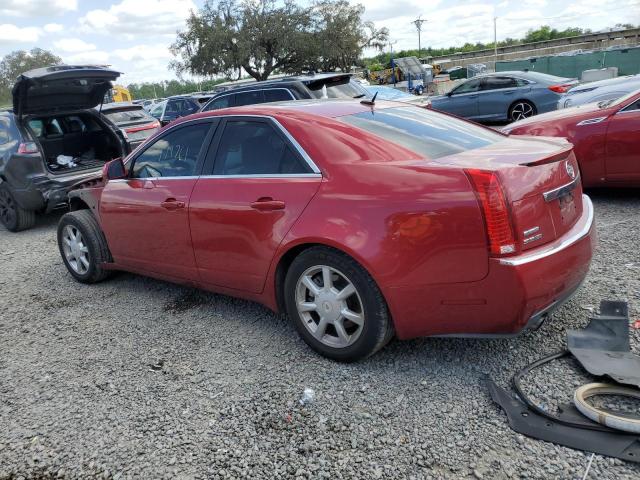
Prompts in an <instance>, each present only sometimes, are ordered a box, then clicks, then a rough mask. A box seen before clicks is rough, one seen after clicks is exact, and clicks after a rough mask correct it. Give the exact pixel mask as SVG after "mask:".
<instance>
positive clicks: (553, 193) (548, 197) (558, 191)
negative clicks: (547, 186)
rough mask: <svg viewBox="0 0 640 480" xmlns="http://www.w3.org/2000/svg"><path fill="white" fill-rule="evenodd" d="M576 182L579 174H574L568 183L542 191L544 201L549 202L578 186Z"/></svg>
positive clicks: (578, 180)
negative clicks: (574, 176)
mask: <svg viewBox="0 0 640 480" xmlns="http://www.w3.org/2000/svg"><path fill="white" fill-rule="evenodd" d="M578 182H580V175H576V178H574V179H573V180H571V181H570V182H569V183H567V184H565V185H562V186H561V187H558V188H554V189H553V190H549V191H548V192H544V193H543V194H542V196H543V197H544V201H545V202H551V201H553V200H555V199H557V198H560V197H562V196H563V195H566V194H567V193H569V192H570V191H571V190H573V189H574V188H576V187H577V186H578Z"/></svg>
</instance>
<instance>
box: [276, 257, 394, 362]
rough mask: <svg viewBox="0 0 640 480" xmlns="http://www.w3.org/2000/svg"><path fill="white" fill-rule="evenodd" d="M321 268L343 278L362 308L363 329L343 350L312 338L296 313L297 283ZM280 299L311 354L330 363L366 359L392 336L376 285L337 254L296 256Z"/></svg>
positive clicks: (358, 267) (356, 263)
mask: <svg viewBox="0 0 640 480" xmlns="http://www.w3.org/2000/svg"><path fill="white" fill-rule="evenodd" d="M320 266H328V267H330V268H332V269H336V270H337V271H339V273H341V274H343V275H344V277H343V279H344V280H347V281H348V282H350V283H351V284H352V285H353V286H354V287H355V290H356V293H357V295H356V298H357V301H358V302H359V304H361V309H362V312H361V313H362V314H363V317H364V321H363V326H362V327H361V330H360V333H359V335H358V336H357V337H356V340H355V341H354V342H353V343H351V344H349V345H345V346H343V347H339V348H338V347H333V346H330V345H327V344H325V343H323V342H321V341H320V340H318V339H317V338H316V337H314V335H313V334H312V333H311V331H310V330H309V328H307V327H306V326H305V320H304V319H303V318H302V316H301V314H300V313H299V312H298V308H297V301H296V293H297V289H298V281H299V280H300V279H301V277H302V276H303V274H304V273H305V272H308V271H309V270H312V269H313V268H315V267H320ZM303 288H304V287H303ZM283 295H284V299H285V305H286V309H287V314H288V316H289V318H290V319H291V321H292V322H293V324H294V326H295V328H296V330H297V331H298V333H299V334H300V336H301V337H302V339H303V340H304V341H305V342H306V343H307V345H309V346H310V347H311V348H312V349H313V350H315V351H316V352H318V353H319V354H321V355H323V356H325V357H328V358H331V359H333V360H338V361H341V362H353V361H357V360H360V359H363V358H366V357H369V356H371V355H373V354H374V353H376V352H377V351H378V350H380V349H381V348H382V347H384V346H385V345H386V344H387V343H388V342H389V341H390V340H391V338H393V336H394V333H395V332H394V328H393V322H392V320H391V316H390V314H389V309H388V308H387V304H386V302H385V300H384V297H383V296H382V293H381V292H380V289H379V288H378V286H377V285H376V282H375V281H374V280H373V278H371V275H369V273H368V272H367V271H366V270H365V269H364V268H362V266H360V264H358V262H356V261H355V260H354V259H353V258H351V257H349V256H348V255H346V254H344V253H342V252H340V251H338V250H335V249H332V248H328V247H312V248H309V249H308V250H305V251H303V252H302V253H301V254H300V255H298V256H297V257H296V258H295V259H294V260H293V262H292V264H291V266H290V267H289V270H288V271H287V276H286V278H285V282H284V292H283ZM351 298H353V297H351ZM343 322H344V321H343ZM318 323H319V321H318ZM343 325H344V323H343ZM327 328H329V327H327ZM336 334H337V331H336ZM323 338H325V336H323Z"/></svg>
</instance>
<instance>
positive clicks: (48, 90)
mask: <svg viewBox="0 0 640 480" xmlns="http://www.w3.org/2000/svg"><path fill="white" fill-rule="evenodd" d="M119 76H120V72H116V71H115V70H110V69H108V68H105V67H99V66H82V65H56V66H51V67H44V68H38V69H35V70H30V71H28V72H25V73H23V74H22V75H20V76H19V77H18V79H17V80H16V83H15V85H14V86H13V90H12V95H13V111H14V112H15V113H16V114H17V115H19V116H22V115H27V114H46V113H54V112H62V111H68V110H85V109H88V108H93V107H95V106H97V105H98V104H100V103H101V102H102V100H103V98H104V95H105V93H107V92H108V91H109V89H111V88H112V87H113V85H112V83H111V82H112V81H114V80H115V79H116V78H118V77H119Z"/></svg>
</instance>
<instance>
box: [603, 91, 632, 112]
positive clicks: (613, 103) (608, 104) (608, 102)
mask: <svg viewBox="0 0 640 480" xmlns="http://www.w3.org/2000/svg"><path fill="white" fill-rule="evenodd" d="M639 93H640V90H634V91H633V92H631V93H627V94H626V95H623V96H622V97H620V98H612V99H611V100H603V101H601V102H598V107H600V108H607V107H617V106H618V105H622V104H624V103H625V102H626V101H627V100H630V99H631V98H633V97H635V96H636V95H638V94H639Z"/></svg>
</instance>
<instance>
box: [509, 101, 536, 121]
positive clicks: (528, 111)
mask: <svg viewBox="0 0 640 480" xmlns="http://www.w3.org/2000/svg"><path fill="white" fill-rule="evenodd" d="M533 115H534V110H533V106H532V105H531V104H530V103H527V102H519V103H516V104H515V105H514V106H513V107H511V120H513V121H517V120H522V119H523V118H529V117H532V116H533Z"/></svg>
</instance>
